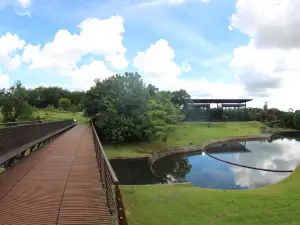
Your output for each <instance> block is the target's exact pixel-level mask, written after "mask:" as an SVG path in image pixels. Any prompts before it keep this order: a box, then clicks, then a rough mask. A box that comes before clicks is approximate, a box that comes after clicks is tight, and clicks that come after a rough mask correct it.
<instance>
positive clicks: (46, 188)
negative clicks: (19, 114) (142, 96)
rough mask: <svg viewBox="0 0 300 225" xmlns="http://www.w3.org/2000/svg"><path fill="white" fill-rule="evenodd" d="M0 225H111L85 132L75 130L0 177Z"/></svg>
mask: <svg viewBox="0 0 300 225" xmlns="http://www.w3.org/2000/svg"><path fill="white" fill-rule="evenodd" d="M0 224H3V225H4V224H5V225H19V224H20V225H52V224H53V225H54V224H60V225H62V224H78V225H79V224H80V225H84V224H97V225H101V224H105V225H107V224H111V222H110V214H109V211H108V209H107V205H106V200H105V196H104V192H103V190H102V186H101V183H100V177H99V172H98V169H97V162H96V158H95V151H94V145H93V138H92V131H91V129H90V128H89V127H88V126H78V125H77V126H76V127H75V128H72V129H71V130H69V131H67V132H66V133H64V134H62V135H61V136H60V137H58V138H57V139H55V140H53V141H51V142H50V143H49V144H47V145H45V146H44V147H43V148H42V149H40V150H38V151H36V152H34V153H33V154H32V155H30V156H27V157H25V158H23V159H22V161H21V162H20V163H19V164H17V165H14V166H12V167H10V168H9V169H7V170H6V171H5V172H3V173H2V174H1V175H0Z"/></svg>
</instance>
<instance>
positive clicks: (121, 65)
mask: <svg viewBox="0 0 300 225" xmlns="http://www.w3.org/2000/svg"><path fill="white" fill-rule="evenodd" d="M105 60H106V61H108V62H110V65H111V66H112V67H113V68H115V69H117V70H123V69H125V68H127V67H128V64H129V61H127V60H126V58H125V57H124V56H123V55H112V56H105Z"/></svg>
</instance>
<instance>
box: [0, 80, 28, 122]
mask: <svg viewBox="0 0 300 225" xmlns="http://www.w3.org/2000/svg"><path fill="white" fill-rule="evenodd" d="M0 107H1V113H2V115H3V117H4V122H15V121H17V120H29V119H31V118H32V114H33V110H32V107H31V106H30V105H29V104H28V93H27V91H26V89H25V88H24V87H23V86H22V84H21V82H19V81H18V82H16V83H15V84H14V85H13V86H11V87H10V88H8V89H6V90H2V91H1V94H0Z"/></svg>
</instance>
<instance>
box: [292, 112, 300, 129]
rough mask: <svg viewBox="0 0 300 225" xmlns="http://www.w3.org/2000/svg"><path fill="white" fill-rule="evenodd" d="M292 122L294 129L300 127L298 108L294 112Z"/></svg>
mask: <svg viewBox="0 0 300 225" xmlns="http://www.w3.org/2000/svg"><path fill="white" fill-rule="evenodd" d="M293 123H294V126H295V128H296V129H300V110H297V111H296V112H295V115H294V120H293Z"/></svg>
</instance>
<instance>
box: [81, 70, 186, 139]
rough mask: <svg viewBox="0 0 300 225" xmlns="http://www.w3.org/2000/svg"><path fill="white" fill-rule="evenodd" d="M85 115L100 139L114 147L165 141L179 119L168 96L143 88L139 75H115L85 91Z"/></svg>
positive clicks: (177, 112) (169, 94) (166, 93)
mask: <svg viewBox="0 0 300 225" xmlns="http://www.w3.org/2000/svg"><path fill="white" fill-rule="evenodd" d="M84 106H85V114H86V115H88V116H90V117H92V118H93V120H94V121H95V124H96V126H97V128H98V132H99V133H100V135H101V136H102V137H104V138H106V139H108V140H109V141H112V142H114V143H120V142H124V141H135V140H149V139H151V140H153V139H165V137H166V133H167V132H168V131H169V130H170V129H171V127H172V125H174V124H176V123H177V122H178V121H179V120H180V119H181V118H182V116H181V115H180V113H179V112H180V110H179V107H177V106H175V105H173V103H172V102H171V93H170V92H160V91H159V90H158V89H156V88H155V87H154V86H153V85H148V86H146V85H145V84H144V82H143V80H142V79H141V76H140V75H139V74H138V73H125V75H123V76H122V75H118V74H117V75H115V76H112V77H110V78H107V79H105V80H103V81H100V80H96V81H95V86H93V87H92V88H91V89H90V90H89V91H87V93H86V96H85V99H84Z"/></svg>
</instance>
